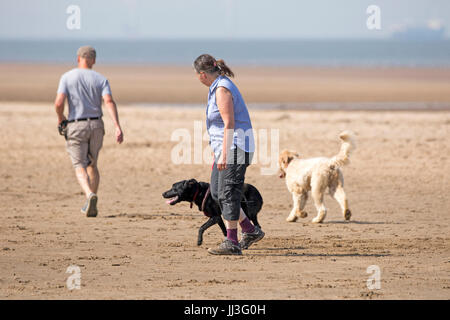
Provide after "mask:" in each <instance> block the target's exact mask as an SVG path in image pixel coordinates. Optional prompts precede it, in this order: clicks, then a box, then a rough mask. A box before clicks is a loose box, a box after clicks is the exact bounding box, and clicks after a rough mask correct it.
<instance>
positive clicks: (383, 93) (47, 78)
mask: <svg viewBox="0 0 450 320" xmlns="http://www.w3.org/2000/svg"><path fill="white" fill-rule="evenodd" d="M73 67H74V65H45V64H5V63H2V64H0V101H38V102H48V101H53V100H54V98H55V94H56V90H57V87H58V81H59V78H60V76H61V75H62V74H63V73H64V72H66V71H68V70H70V69H71V68H73ZM231 67H233V66H231ZM94 69H95V70H97V71H99V72H100V73H102V74H104V75H105V76H106V77H107V78H108V79H109V80H110V84H111V88H112V90H113V95H114V97H115V98H116V99H117V101H119V102H120V103H150V102H151V103H201V104H203V103H204V101H205V99H206V96H207V88H205V87H204V86H203V85H201V84H200V83H199V81H198V79H197V76H196V75H195V72H194V71H193V69H192V68H191V67H190V66H148V65H142V66H139V65H121V66H118V65H103V64H102V63H101V61H99V62H98V64H97V65H95V66H94ZM232 69H233V70H234V72H235V74H236V78H235V82H236V83H237V84H238V86H239V88H240V90H241V91H242V92H243V94H244V98H245V100H246V102H247V103H271V104H274V103H275V104H279V103H282V104H286V103H288V104H305V103H306V104H308V103H315V102H320V103H322V102H333V103H341V102H343V103H352V102H369V103H373V102H388V103H390V102H431V103H445V104H446V106H447V107H448V103H450V90H448V88H449V87H450V68H349V67H345V68H344V67H336V68H312V67H280V68H277V67H239V66H236V67H233V68H232Z"/></svg>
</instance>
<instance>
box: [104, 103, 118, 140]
mask: <svg viewBox="0 0 450 320" xmlns="http://www.w3.org/2000/svg"><path fill="white" fill-rule="evenodd" d="M103 101H104V102H105V106H106V109H107V110H108V113H109V115H110V116H111V119H112V120H113V122H114V127H115V129H116V133H115V134H116V141H117V143H119V144H120V143H122V142H123V132H122V128H121V127H120V122H119V114H118V112H117V106H116V103H115V102H114V100H113V98H112V96H111V95H110V94H105V95H104V96H103Z"/></svg>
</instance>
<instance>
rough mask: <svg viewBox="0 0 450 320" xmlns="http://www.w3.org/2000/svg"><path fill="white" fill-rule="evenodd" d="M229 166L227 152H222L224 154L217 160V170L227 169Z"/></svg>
mask: <svg viewBox="0 0 450 320" xmlns="http://www.w3.org/2000/svg"><path fill="white" fill-rule="evenodd" d="M226 168H227V152H226V151H225V152H222V154H221V155H220V157H219V160H218V161H217V170H219V171H221V170H225V169H226Z"/></svg>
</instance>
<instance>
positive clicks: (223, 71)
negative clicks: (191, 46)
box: [216, 59, 234, 78]
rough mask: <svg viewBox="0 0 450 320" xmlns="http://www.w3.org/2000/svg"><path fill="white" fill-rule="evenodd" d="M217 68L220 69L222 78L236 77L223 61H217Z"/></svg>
mask: <svg viewBox="0 0 450 320" xmlns="http://www.w3.org/2000/svg"><path fill="white" fill-rule="evenodd" d="M216 65H217V68H218V69H219V73H220V75H222V76H227V77H232V78H233V77H234V73H233V71H231V69H230V68H229V67H228V66H227V65H226V64H225V61H223V60H222V59H220V60H217V61H216Z"/></svg>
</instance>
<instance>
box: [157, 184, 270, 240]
mask: <svg viewBox="0 0 450 320" xmlns="http://www.w3.org/2000/svg"><path fill="white" fill-rule="evenodd" d="M162 196H163V197H164V198H165V199H169V200H167V201H166V202H167V204H170V205H172V206H173V205H175V204H177V203H178V202H181V201H187V202H190V203H191V208H192V205H193V204H195V205H196V206H198V210H200V211H202V212H203V214H204V215H205V216H207V217H208V218H209V220H208V221H206V223H205V224H203V225H202V226H201V227H200V229H199V230H198V239H197V245H201V244H202V242H203V233H204V232H205V231H206V230H207V229H208V228H209V227H211V226H213V225H215V224H216V223H217V224H219V226H220V229H222V233H223V234H224V236H226V235H227V229H226V228H225V224H224V222H223V220H222V212H221V210H220V207H219V204H218V203H217V202H216V201H214V199H213V198H212V197H211V193H210V191H209V183H207V182H198V181H197V180H195V179H190V180H183V181H179V182H176V183H174V184H173V185H172V188H171V189H170V190H167V191H166V192H164V193H163V194H162ZM262 205H263V199H262V197H261V194H260V193H259V191H258V189H256V188H255V187H254V186H252V185H251V184H248V183H244V187H243V192H242V200H241V207H242V210H244V212H245V214H246V215H247V217H248V218H249V219H250V221H252V222H253V224H254V225H255V226H258V227H261V226H260V225H259V223H258V219H257V215H258V212H259V211H261V208H262Z"/></svg>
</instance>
